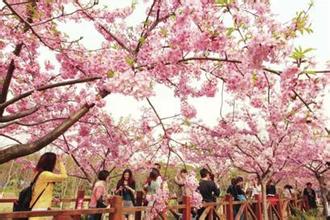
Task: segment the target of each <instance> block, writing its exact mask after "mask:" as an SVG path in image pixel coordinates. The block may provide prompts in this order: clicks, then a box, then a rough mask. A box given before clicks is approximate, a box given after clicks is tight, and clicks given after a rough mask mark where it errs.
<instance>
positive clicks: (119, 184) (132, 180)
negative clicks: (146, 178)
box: [117, 169, 135, 186]
mask: <svg viewBox="0 0 330 220" xmlns="http://www.w3.org/2000/svg"><path fill="white" fill-rule="evenodd" d="M125 173H128V174H129V177H128V180H127V182H128V185H129V186H132V185H133V184H135V180H134V178H133V173H132V170H130V169H125V170H124V172H123V174H122V175H121V178H120V180H119V181H118V184H117V185H118V186H121V185H123V184H124V181H125V177H124V176H125Z"/></svg>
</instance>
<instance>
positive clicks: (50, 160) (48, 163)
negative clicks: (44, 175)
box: [36, 152, 56, 172]
mask: <svg viewBox="0 0 330 220" xmlns="http://www.w3.org/2000/svg"><path fill="white" fill-rule="evenodd" d="M55 164H56V154H54V153H52V152H47V153H44V154H43V155H42V156H41V157H40V159H39V161H38V163H37V166H36V171H37V172H42V171H49V172H53V171H54V168H55Z"/></svg>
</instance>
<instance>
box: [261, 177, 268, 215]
mask: <svg viewBox="0 0 330 220" xmlns="http://www.w3.org/2000/svg"><path fill="white" fill-rule="evenodd" d="M260 182H261V195H262V215H263V220H268V212H267V195H266V184H267V180H261V181H260Z"/></svg>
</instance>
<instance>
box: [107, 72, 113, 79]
mask: <svg viewBox="0 0 330 220" xmlns="http://www.w3.org/2000/svg"><path fill="white" fill-rule="evenodd" d="M107 76H108V78H113V77H114V76H115V72H114V71H113V70H109V71H108V72H107Z"/></svg>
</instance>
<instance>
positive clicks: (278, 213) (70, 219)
mask: <svg viewBox="0 0 330 220" xmlns="http://www.w3.org/2000/svg"><path fill="white" fill-rule="evenodd" d="M14 201H15V199H0V205H1V203H13V202H14ZM87 201H89V199H88V198H85V197H84V193H81V192H80V193H78V196H77V198H76V199H62V200H61V201H60V202H61V203H65V202H75V209H58V210H56V209H54V210H45V211H28V212H4V213H0V220H5V219H12V218H24V217H25V218H27V217H37V216H38V217H41V216H53V217H54V219H56V220H78V219H80V218H81V216H84V215H89V214H96V213H103V214H106V215H107V216H109V217H108V219H110V220H123V219H124V215H125V214H130V213H131V214H134V216H135V220H141V219H143V215H144V214H146V213H148V212H149V211H150V209H151V208H150V207H147V206H142V192H138V194H137V202H136V203H137V204H136V206H134V207H123V201H122V198H121V197H120V196H113V197H112V198H111V199H110V208H97V209H95V208H94V209H85V208H84V207H83V206H82V203H83V202H87ZM267 204H268V216H269V219H270V220H277V219H278V220H284V219H287V218H288V216H289V215H291V210H292V209H299V210H303V209H304V202H303V200H291V201H289V200H283V199H280V198H279V197H277V196H276V197H271V198H268V202H267ZM202 209H204V211H203V212H202V214H201V215H200V217H199V219H200V220H204V219H207V220H213V219H215V217H217V218H218V219H220V220H222V219H226V220H240V219H241V217H242V216H244V219H245V220H249V219H253V220H262V205H261V197H260V196H256V197H255V198H254V199H253V200H247V201H234V200H233V199H232V197H231V196H230V195H227V196H225V197H224V198H221V199H219V201H218V202H213V203H203V205H202ZM194 210H195V208H194V207H192V205H191V198H190V197H184V200H183V204H181V205H173V206H167V207H166V210H164V211H163V212H162V213H161V214H160V216H161V219H163V220H167V218H168V216H170V215H172V216H173V217H174V219H178V217H179V216H181V219H183V220H191V219H192V215H193V214H192V213H194Z"/></svg>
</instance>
